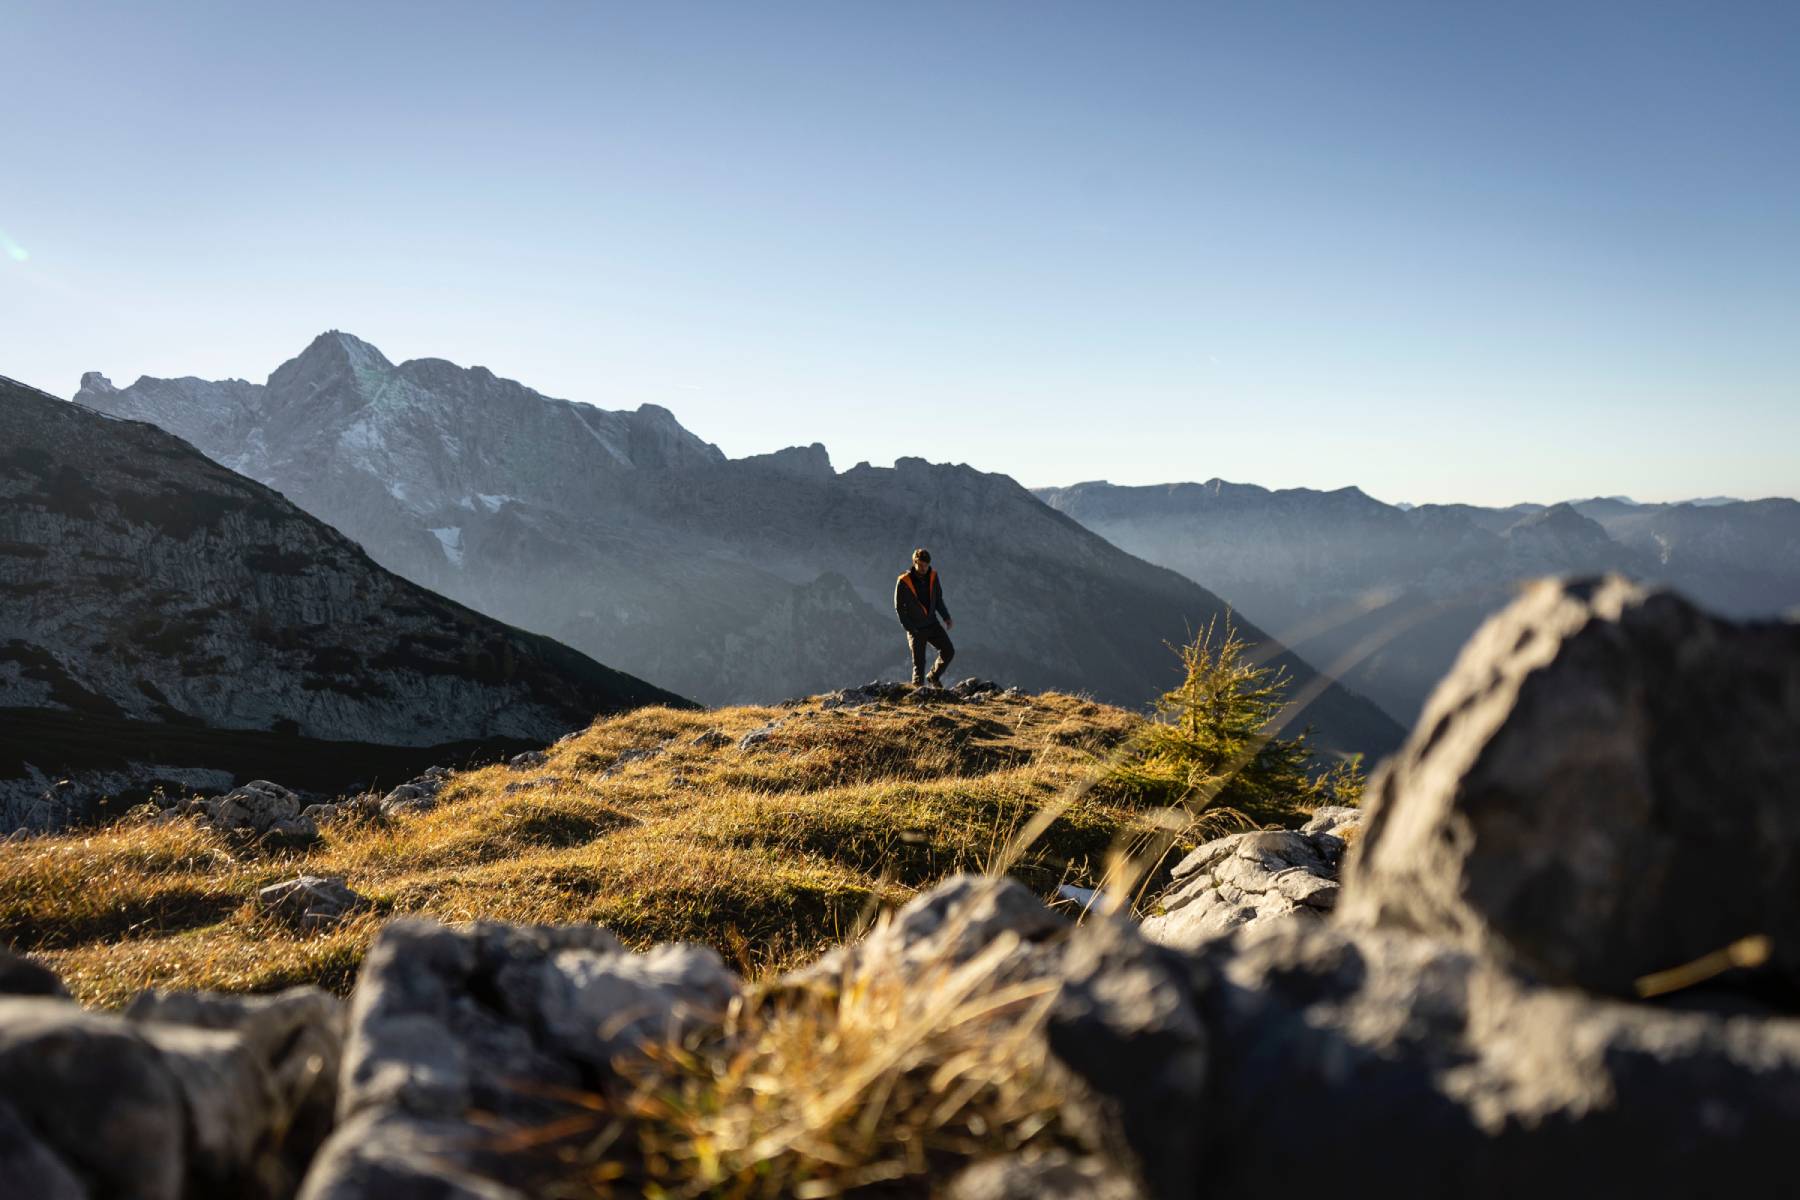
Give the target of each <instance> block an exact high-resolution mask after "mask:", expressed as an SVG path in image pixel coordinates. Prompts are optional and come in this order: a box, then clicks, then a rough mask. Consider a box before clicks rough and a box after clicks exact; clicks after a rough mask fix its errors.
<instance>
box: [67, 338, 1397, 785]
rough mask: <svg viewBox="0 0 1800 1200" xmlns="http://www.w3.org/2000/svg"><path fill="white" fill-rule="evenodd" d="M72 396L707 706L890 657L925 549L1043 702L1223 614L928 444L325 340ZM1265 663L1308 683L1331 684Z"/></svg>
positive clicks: (808, 689)
mask: <svg viewBox="0 0 1800 1200" xmlns="http://www.w3.org/2000/svg"><path fill="white" fill-rule="evenodd" d="M247 386H248V388H249V390H245V389H246V387H247ZM176 397H179V399H176ZM76 399H77V400H78V401H80V402H81V403H84V404H91V405H93V406H94V407H96V408H98V409H101V410H102V411H106V412H110V413H115V414H118V415H120V416H126V417H133V418H139V419H147V420H151V421H156V422H159V423H162V424H164V427H165V428H168V429H169V430H170V431H171V432H174V433H176V434H177V435H179V436H181V437H184V438H186V439H188V440H189V441H191V442H193V443H194V445H196V446H198V447H199V448H200V449H201V450H202V451H204V452H205V453H207V454H209V455H211V456H212V457H213V458H214V459H216V460H217V461H219V462H222V463H226V464H228V465H231V466H232V467H233V468H234V469H237V470H240V471H243V472H244V473H245V474H247V475H250V476H251V477H253V478H255V479H258V480H261V481H262V482H264V483H267V484H269V485H270V486H272V487H274V488H276V489H277V490H278V491H280V492H281V494H282V495H284V496H287V497H289V498H291V499H293V500H294V501H295V502H296V503H298V504H299V505H301V506H302V507H304V508H305V509H306V510H307V511H309V512H311V513H312V514H314V515H315V516H317V517H319V518H321V519H323V520H325V521H327V522H329V523H330V524H331V525H333V526H335V527H336V528H338V529H341V530H343V531H344V532H345V533H347V534H348V535H350V536H351V537H352V538H354V539H355V540H356V541H357V542H359V543H360V544H361V545H363V546H365V547H367V548H368V550H369V552H370V554H372V555H373V556H374V558H375V560H376V561H377V562H380V563H381V564H382V565H383V566H385V567H387V568H388V569H390V570H393V571H396V572H398V573H399V574H401V575H403V576H405V577H407V578H408V579H411V580H413V581H415V582H417V583H420V584H422V585H424V586H426V587H429V588H432V589H433V590H435V591H438V592H441V593H443V594H444V595H447V596H451V597H454V598H455V599H457V600H459V601H461V602H463V603H465V604H468V605H471V606H472V607H474V608H476V609H479V610H480V611H482V612H486V613H490V614H493V615H494V616H497V617H499V618H501V619H502V620H505V621H508V622H511V623H513V624H516V625H519V626H521V627H523V628H526V629H533V630H540V631H542V632H544V633H546V634H549V635H550V636H552V637H555V638H557V639H558V640H559V641H562V642H565V643H567V644H568V645H571V646H574V647H577V648H579V649H580V650H582V651H583V652H585V653H588V654H592V655H594V656H595V657H597V658H598V659H600V660H601V661H603V662H606V663H610V664H614V665H616V666H619V667H621V668H623V669H625V670H628V671H631V672H633V673H634V674H637V675H640V676H642V677H644V678H647V679H654V680H656V681H657V682H658V683H661V684H663V685H664V686H666V687H669V688H671V689H673V690H674V691H677V692H680V693H682V694H684V695H689V696H693V697H695V698H697V699H699V700H701V701H703V702H705V703H709V704H727V703H745V702H753V703H773V702H775V701H777V700H779V699H780V698H782V697H785V696H796V695H812V694H816V693H819V692H822V691H824V690H825V689H827V688H829V687H832V686H834V684H835V683H836V682H837V681H839V680H842V679H844V678H846V677H850V678H866V677H868V676H870V675H874V674H886V675H889V676H892V675H894V674H896V673H900V672H903V671H904V670H905V669H906V667H907V665H908V661H907V652H906V642H905V639H904V637H903V636H902V634H901V631H900V629H899V627H898V625H897V623H896V622H895V620H894V617H893V609H892V603H893V588H894V579H895V576H896V575H897V574H898V573H899V572H900V571H901V570H902V569H904V567H905V565H906V556H907V554H909V553H910V552H911V549H912V548H913V547H914V546H916V545H918V544H920V543H921V542H923V543H924V544H926V545H928V546H930V547H931V549H932V550H933V552H934V554H936V556H937V561H938V564H939V567H940V569H941V570H942V571H943V572H944V573H945V584H946V589H947V602H948V604H949V606H950V609H951V611H952V612H954V613H955V615H956V619H957V627H956V630H955V631H954V635H953V636H954V637H955V638H956V643H957V648H958V654H959V657H958V660H957V666H958V667H962V668H966V669H973V670H977V671H981V672H983V673H985V674H991V675H1004V676H1005V677H1006V678H1008V679H1011V680H1014V681H1016V682H1018V683H1019V684H1020V685H1021V686H1024V687H1028V688H1030V689H1032V690H1034V691H1041V690H1045V689H1051V688H1057V689H1062V690H1066V691H1082V692H1086V693H1089V694H1091V695H1094V696H1095V697H1097V698H1099V699H1101V700H1105V701H1109V702H1115V703H1120V704H1124V705H1127V706H1133V707H1135V706H1137V705H1140V704H1142V703H1144V702H1146V701H1148V700H1150V699H1152V698H1153V697H1155V696H1156V695H1157V694H1158V693H1160V692H1161V691H1162V690H1163V689H1164V688H1165V687H1166V686H1167V679H1168V675H1169V670H1170V659H1169V652H1168V650H1167V648H1166V645H1165V643H1167V642H1172V641H1180V640H1185V638H1186V636H1187V635H1188V632H1189V631H1190V630H1192V629H1198V628H1201V627H1203V626H1205V625H1206V623H1207V622H1208V621H1209V620H1210V619H1212V618H1213V617H1215V616H1218V615H1221V614H1223V613H1224V611H1225V603H1224V602H1223V601H1222V600H1220V599H1219V598H1218V597H1217V596H1216V595H1214V594H1213V593H1211V592H1209V591H1207V590H1205V588H1204V587H1202V586H1201V585H1200V584H1196V583H1194V582H1191V581H1189V580H1184V579H1182V578H1180V577H1179V576H1177V575H1175V574H1173V573H1172V572H1169V571H1165V570H1162V569H1159V568H1156V567H1152V566H1150V565H1149V564H1148V563H1145V562H1142V561H1140V560H1138V559H1135V558H1132V557H1131V556H1130V555H1129V554H1126V553H1124V552H1122V551H1120V550H1119V549H1117V548H1116V547H1115V546H1113V545H1111V544H1109V543H1108V542H1107V541H1105V540H1103V539H1102V538H1100V537H1097V536H1095V535H1093V534H1091V533H1089V532H1087V531H1086V530H1083V529H1082V528H1080V527H1079V526H1078V525H1076V524H1075V523H1073V522H1071V521H1069V520H1067V519H1066V518H1064V517H1062V516H1060V515H1059V514H1057V513H1055V512H1053V511H1051V510H1050V509H1049V508H1047V507H1045V506H1044V505H1043V504H1041V503H1039V502H1038V501H1037V500H1036V499H1034V498H1033V497H1032V496H1031V494H1030V493H1029V492H1027V491H1026V490H1025V489H1024V488H1022V487H1020V486H1019V485H1018V484H1017V483H1016V482H1014V481H1013V480H1011V479H1008V478H1006V477H1004V476H999V475H991V474H984V473H982V472H980V471H976V470H973V469H971V468H969V467H966V466H949V465H938V464H932V463H928V462H925V461H924V460H922V459H917V458H903V459H900V460H898V461H897V462H895V464H894V465H893V466H892V467H874V466H870V465H868V464H866V463H865V464H861V465H858V466H856V467H852V468H851V469H849V470H846V471H838V470H835V469H834V468H833V467H832V465H831V462H830V459H829V457H828V456H827V455H826V454H825V451H824V448H823V447H811V448H808V449H805V450H790V451H782V452H779V453H777V454H773V455H759V456H756V457H753V458H749V459H742V460H737V461H728V460H726V459H725V457H724V456H723V455H722V454H720V453H719V451H718V450H717V449H716V448H714V447H712V446H709V445H707V444H706V443H705V442H703V441H701V440H700V439H699V438H697V437H695V436H694V435H692V434H690V433H688V432H687V431H686V430H683V429H682V428H681V426H680V425H679V424H678V423H677V422H676V420H675V418H674V417H673V416H671V415H670V414H669V413H668V412H667V411H666V410H662V409H656V408H653V407H650V406H646V407H644V408H641V409H639V410H637V411H636V412H605V411H602V410H600V409H596V408H593V407H591V406H589V405H586V404H577V403H570V402H569V401H565V400H557V399H554V398H551V397H548V396H542V395H539V394H538V393H536V392H533V391H531V390H530V389H529V388H526V387H523V386H521V385H520V384H518V383H515V382H512V381H510V380H505V379H499V378H496V377H495V376H494V375H493V374H492V373H491V372H488V371H486V370H483V369H482V368H479V367H475V368H468V369H463V368H459V367H455V366H452V365H451V364H450V363H447V362H443V361H441V360H437V359H421V360H415V361H412V362H404V363H399V364H394V363H391V362H389V361H388V360H387V359H386V358H385V357H384V356H383V355H382V354H381V352H380V351H379V350H377V349H376V348H375V347H373V346H370V345H369V344H368V343H366V342H362V341H360V340H358V339H356V338H354V337H351V336H350V335H348V334H345V333H342V332H337V331H334V332H331V333H327V334H324V335H322V336H320V337H319V338H318V339H316V340H315V341H314V342H313V344H312V345H311V346H309V347H307V348H306V350H305V351H304V352H302V353H301V354H300V355H299V356H298V357H297V358H295V359H293V360H292V361H290V362H288V363H286V364H284V365H282V366H281V367H280V368H278V369H277V370H276V371H275V372H274V373H273V374H272V375H271V376H270V377H269V380H268V383H267V384H266V385H265V386H255V385H242V384H239V383H235V382H233V383H228V384H220V385H212V384H207V383H204V382H202V381H199V380H187V381H155V380H140V381H138V382H137V383H135V384H132V385H131V386H129V387H125V388H113V387H111V386H110V385H109V384H104V383H102V382H101V381H100V380H98V379H92V380H90V381H89V382H88V383H87V384H85V385H84V386H83V388H82V390H81V391H80V392H79V393H78V394H77V396H76ZM1240 628H1241V630H1242V632H1243V633H1244V635H1245V637H1246V639H1247V640H1250V641H1253V642H1262V641H1266V640H1267V637H1266V635H1265V634H1264V633H1263V632H1262V631H1260V630H1258V629H1256V628H1255V627H1254V626H1252V625H1250V624H1249V623H1247V622H1241V623H1240ZM1276 657H1277V659H1278V661H1279V662H1280V664H1281V665H1283V666H1285V667H1286V668H1287V669H1288V671H1289V673H1290V675H1291V676H1292V677H1293V680H1294V686H1295V687H1296V689H1298V688H1300V687H1303V686H1305V684H1306V683H1307V682H1308V681H1310V680H1311V679H1313V678H1315V677H1316V672H1315V671H1314V670H1313V667H1312V666H1310V665H1308V663H1307V662H1305V661H1302V660H1301V659H1300V658H1299V657H1296V656H1294V655H1292V654H1279V655H1277V656H1276ZM851 672H854V674H848V673H851ZM1307 720H1309V721H1310V722H1311V723H1312V724H1313V725H1314V726H1315V728H1316V729H1317V731H1318V735H1319V738H1320V740H1321V741H1322V742H1323V743H1324V744H1326V745H1328V746H1332V747H1335V748H1340V749H1347V750H1360V751H1365V752H1367V753H1368V754H1370V755H1371V756H1374V755H1379V754H1382V753H1385V752H1386V751H1388V750H1390V749H1392V748H1393V747H1394V746H1396V745H1398V744H1399V741H1400V739H1401V736H1402V732H1403V731H1402V730H1401V729H1400V728H1399V727H1398V726H1397V725H1396V724H1395V723H1394V722H1393V721H1391V720H1390V719H1389V718H1387V717H1386V716H1385V715H1383V714H1382V713H1380V712H1379V711H1377V710H1376V709H1375V708H1374V706H1373V705H1371V704H1369V703H1368V702H1366V701H1364V700H1362V699H1361V698H1360V697H1357V696H1354V695H1351V694H1349V693H1347V692H1345V691H1343V690H1342V689H1340V688H1337V687H1335V686H1330V687H1326V688H1324V689H1323V690H1322V692H1321V694H1320V695H1319V696H1318V698H1317V700H1315V701H1314V702H1313V704H1312V706H1311V707H1310V709H1309V711H1308V713H1307Z"/></svg>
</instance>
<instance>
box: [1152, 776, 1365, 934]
mask: <svg viewBox="0 0 1800 1200" xmlns="http://www.w3.org/2000/svg"><path fill="white" fill-rule="evenodd" d="M1357 811H1358V810H1356V809H1353V808H1333V809H1327V810H1324V812H1322V813H1321V814H1318V815H1316V816H1315V817H1314V818H1313V820H1312V821H1311V822H1309V823H1308V824H1307V826H1306V827H1305V828H1304V829H1301V830H1298V831H1295V830H1287V829H1270V830H1258V831H1254V832H1251V833H1234V834H1231V835H1230V836H1228V837H1222V838H1218V839H1215V840H1214V841H1210V842H1208V843H1206V844H1205V845H1203V846H1201V847H1200V848H1198V849H1197V850H1195V851H1194V852H1193V853H1191V854H1189V855H1188V856H1187V857H1186V858H1184V859H1182V860H1181V862H1180V863H1178V864H1177V865H1176V867H1175V871H1174V877H1173V882H1172V883H1171V884H1170V886H1169V888H1168V890H1167V891H1165V892H1164V893H1163V895H1162V896H1161V897H1160V898H1159V899H1158V900H1157V901H1156V902H1155V903H1154V904H1153V905H1152V910H1153V914H1154V915H1152V916H1149V917H1146V918H1145V919H1144V924H1143V932H1144V936H1145V937H1147V938H1149V939H1150V940H1151V941H1153V942H1158V943H1161V944H1162V945H1165V946H1173V947H1177V948H1180V949H1184V950H1191V949H1193V948H1194V947H1196V946H1198V945H1200V944H1201V943H1202V942H1204V941H1206V940H1207V939H1208V938H1215V937H1221V936H1223V935H1224V934H1227V933H1230V932H1231V931H1232V930H1234V929H1237V928H1239V927H1240V926H1243V925H1250V924H1255V923H1257V922H1260V921H1272V920H1283V919H1289V918H1296V917H1297V918H1301V919H1308V918H1310V919H1315V920H1316V919H1320V918H1323V917H1324V916H1326V915H1327V914H1328V913H1330V912H1331V911H1332V910H1333V909H1334V908H1335V907H1336V906H1337V898H1338V892H1339V885H1338V868H1339V864H1340V863H1341V861H1342V858H1343V853H1344V841H1343V837H1342V834H1343V833H1344V831H1346V830H1347V829H1349V828H1352V827H1353V826H1354V824H1355V822H1356V820H1357V819H1358V817H1357Z"/></svg>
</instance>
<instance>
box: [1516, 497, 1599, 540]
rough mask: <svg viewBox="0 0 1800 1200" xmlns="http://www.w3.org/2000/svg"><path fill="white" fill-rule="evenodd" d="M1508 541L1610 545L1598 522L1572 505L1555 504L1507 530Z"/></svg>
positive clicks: (1523, 519) (1521, 520)
mask: <svg viewBox="0 0 1800 1200" xmlns="http://www.w3.org/2000/svg"><path fill="white" fill-rule="evenodd" d="M1506 536H1507V537H1508V538H1517V537H1532V538H1550V539H1555V540H1557V541H1563V542H1574V543H1587V544H1592V545H1603V544H1606V543H1609V542H1611V540H1612V539H1611V538H1609V537H1608V536H1607V533H1606V530H1605V528H1604V527H1602V526H1601V524H1600V523H1599V522H1598V521H1595V520H1593V519H1592V518H1591V517H1584V516H1582V515H1581V513H1580V512H1578V511H1577V510H1576V508H1575V506H1574V505H1573V504H1569V503H1566V502H1565V503H1562V504H1552V505H1551V506H1550V507H1549V508H1546V509H1545V510H1544V511H1543V512H1538V513H1532V514H1531V515H1530V516H1528V517H1523V518H1521V519H1520V520H1519V521H1518V522H1517V523H1516V524H1514V525H1513V527H1512V528H1511V529H1509V530H1507V531H1506Z"/></svg>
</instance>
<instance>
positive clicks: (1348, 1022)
mask: <svg viewBox="0 0 1800 1200" xmlns="http://www.w3.org/2000/svg"><path fill="white" fill-rule="evenodd" d="M1196 995H1197V997H1198V999H1199V1003H1200V1005H1201V1009H1202V1012H1203V1014H1204V1019H1205V1023H1206V1027H1207V1029H1208V1031H1209V1033H1210V1034H1211V1043H1210V1044H1211V1046H1212V1048H1213V1050H1212V1056H1211V1058H1210V1060H1209V1077H1208V1095H1209V1097H1213V1098H1216V1099H1215V1101H1214V1102H1213V1103H1210V1104H1208V1105H1207V1106H1206V1107H1205V1109H1204V1112H1203V1113H1202V1112H1201V1111H1195V1112H1194V1114H1193V1116H1194V1120H1193V1122H1192V1124H1191V1126H1190V1128H1191V1129H1192V1130H1193V1131H1194V1134H1195V1136H1197V1137H1199V1138H1201V1139H1202V1140H1203V1145H1202V1150H1201V1154H1202V1156H1203V1158H1204V1161H1205V1163H1206V1184H1207V1187H1208V1188H1209V1189H1213V1194H1218V1195H1234V1194H1248V1193H1254V1194H1269V1195H1277V1194H1281V1193H1283V1192H1287V1191H1291V1190H1302V1189H1316V1187H1317V1186H1318V1164H1320V1163H1331V1164H1333V1180H1334V1182H1333V1189H1332V1190H1333V1191H1334V1192H1335V1193H1336V1194H1338V1195H1344V1196H1367V1197H1371V1198H1376V1197H1392V1196H1402V1195H1454V1196H1463V1197H1476V1198H1485V1197H1493V1198H1495V1200H1499V1198H1501V1197H1516V1196H1519V1195H1533V1196H1546V1197H1584V1196H1595V1195H1748V1194H1753V1193H1754V1192H1756V1191H1757V1190H1759V1189H1760V1188H1762V1187H1763V1186H1766V1182H1765V1181H1767V1180H1768V1179H1771V1178H1778V1177H1780V1176H1779V1172H1781V1171H1783V1170H1785V1169H1786V1168H1785V1166H1784V1163H1785V1161H1786V1159H1787V1148H1786V1142H1787V1138H1788V1134H1787V1132H1786V1131H1787V1130H1789V1129H1791V1128H1792V1127H1793V1124H1794V1122H1795V1121H1796V1120H1800V1020H1795V1019H1794V1018H1791V1017H1789V1018H1775V1019H1761V1020H1758V1019H1748V1018H1744V1017H1732V1016H1727V1015H1721V1014H1718V1013H1709V1012H1679V1011H1672V1010H1669V1009H1666V1008H1657V1007H1652V1006H1650V1005H1645V1004H1631V1003H1624V1002H1620V1001H1615V1000H1611V999H1607V998H1604V997H1596V996H1593V995H1590V994H1586V993H1582V992H1578V991H1574V990H1565V989H1556V988H1549V987H1543V986H1539V985H1534V984H1532V983H1529V982H1527V981H1526V980H1525V979H1523V978H1522V977H1520V976H1518V975H1517V974H1515V973H1513V972H1511V971H1509V970H1507V969H1506V968H1505V967H1503V966H1502V965H1501V964H1499V963H1497V962H1494V961H1493V960H1491V959H1487V958H1484V957H1482V956H1480V955H1477V954H1474V953H1470V952H1469V951H1467V950H1464V949H1460V948H1458V947H1455V946H1452V945H1449V944H1447V943H1445V942H1442V941H1438V940H1435V939H1431V938H1425V937H1419V936H1416V935H1413V934H1407V933H1401V932H1396V931H1390V930H1385V929H1358V928H1354V927H1346V926H1343V925H1339V924H1336V923H1318V922H1304V921H1287V922H1272V923H1268V924H1264V925H1259V926H1256V927H1254V928H1250V929H1246V930H1244V931H1242V932H1240V933H1238V934H1235V935H1233V936H1232V937H1230V938H1228V939H1225V940H1223V941H1216V942H1212V943H1209V944H1208V945H1207V946H1206V947H1205V948H1204V949H1203V950H1202V951H1201V956H1200V960H1199V969H1198V971H1197V975H1196ZM1297 1139H1299V1140H1304V1142H1305V1145H1306V1147H1307V1152H1306V1154H1304V1155H1297V1154H1295V1153H1294V1146H1295V1142H1296V1140H1297Z"/></svg>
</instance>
